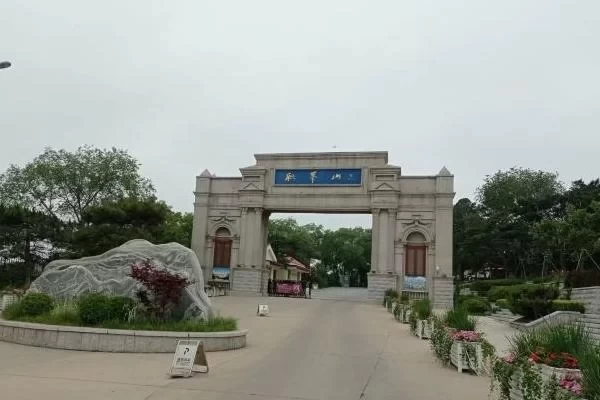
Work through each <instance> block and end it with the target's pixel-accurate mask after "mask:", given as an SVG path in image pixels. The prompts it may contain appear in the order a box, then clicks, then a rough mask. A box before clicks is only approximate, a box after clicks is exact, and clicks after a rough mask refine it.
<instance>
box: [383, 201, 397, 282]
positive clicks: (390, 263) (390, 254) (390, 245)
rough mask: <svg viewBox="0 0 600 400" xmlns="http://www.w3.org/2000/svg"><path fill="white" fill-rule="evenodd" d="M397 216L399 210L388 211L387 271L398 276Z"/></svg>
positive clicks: (391, 209)
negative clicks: (395, 247)
mask: <svg viewBox="0 0 600 400" xmlns="http://www.w3.org/2000/svg"><path fill="white" fill-rule="evenodd" d="M396 214H397V210H396V209H393V208H390V209H389V210H388V229H387V235H386V236H387V237H386V240H385V241H386V242H387V248H386V254H387V265H386V267H387V270H386V272H391V273H392V274H397V272H396V252H395V249H394V243H395V242H396Z"/></svg>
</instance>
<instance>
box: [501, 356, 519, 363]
mask: <svg viewBox="0 0 600 400" xmlns="http://www.w3.org/2000/svg"><path fill="white" fill-rule="evenodd" d="M502 359H503V360H504V362H506V363H508V364H514V363H515V361H517V356H516V355H515V353H508V354H507V355H505V356H504V357H502Z"/></svg>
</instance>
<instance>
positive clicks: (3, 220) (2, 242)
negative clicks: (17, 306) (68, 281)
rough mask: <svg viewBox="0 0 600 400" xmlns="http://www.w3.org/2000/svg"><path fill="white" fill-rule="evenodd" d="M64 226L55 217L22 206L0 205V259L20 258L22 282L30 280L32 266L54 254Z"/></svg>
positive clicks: (40, 263) (27, 283) (41, 263)
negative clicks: (55, 244)
mask: <svg viewBox="0 0 600 400" xmlns="http://www.w3.org/2000/svg"><path fill="white" fill-rule="evenodd" d="M62 234H63V225H62V223H61V221H60V220H58V219H57V218H55V217H51V216H48V215H46V214H44V213H41V212H37V211H32V210H28V209H26V208H24V207H21V206H4V205H1V204H0V250H1V252H2V253H1V255H2V258H4V259H12V258H16V259H19V260H22V263H23V269H24V270H23V275H24V281H25V285H26V286H28V285H29V283H30V282H31V277H32V274H33V270H34V267H35V266H36V265H41V266H43V265H45V264H46V263H47V262H48V261H49V260H50V259H51V258H52V257H53V256H54V253H55V251H56V250H55V249H54V247H53V243H58V242H59V241H60V238H61V237H62Z"/></svg>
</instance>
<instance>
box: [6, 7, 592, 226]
mask: <svg viewBox="0 0 600 400" xmlns="http://www.w3.org/2000/svg"><path fill="white" fill-rule="evenodd" d="M2 60H9V61H11V62H12V63H13V67H12V68H10V69H4V70H0V139H1V140H0V170H2V171H3V170H4V169H5V168H6V167H8V165H9V164H11V163H15V164H24V163H26V162H27V161H29V160H31V159H32V158H33V157H34V156H36V155H37V154H39V153H40V152H42V151H43V149H44V147H45V146H52V147H54V148H66V149H69V150H73V149H75V148H76V147H78V146H80V145H83V144H90V145H94V146H98V147H112V146H117V147H120V148H125V149H128V150H129V151H130V153H131V154H133V155H134V156H135V157H136V158H137V159H139V161H140V162H141V163H142V173H143V174H144V175H146V176H148V177H150V178H151V179H152V181H153V182H154V184H155V186H156V188H157V190H158V195H159V197H160V198H162V199H164V200H166V201H167V202H168V203H169V204H172V205H173V206H174V207H175V208H177V209H180V210H185V211H191V210H192V202H193V195H192V190H193V187H194V177H195V176H196V175H198V174H199V173H200V172H201V171H202V170H203V169H204V168H208V169H209V170H210V171H211V172H214V173H216V174H217V175H218V176H228V175H238V174H239V171H238V168H240V167H244V166H248V165H252V164H253V163H254V160H253V154H254V153H266V152H304V151H331V150H332V149H333V148H334V146H335V149H336V150H339V151H359V150H387V151H389V158H390V163H392V164H395V165H400V166H401V167H402V168H403V173H404V174H409V175H414V174H435V173H437V172H438V171H439V170H440V169H441V168H442V166H444V165H446V166H447V167H448V169H449V170H450V171H451V172H453V173H454V174H455V189H456V192H457V194H456V199H455V200H457V199H459V198H461V197H465V196H468V197H472V196H473V192H474V190H475V188H476V187H477V186H478V185H480V184H481V182H482V179H483V178H484V176H485V175H486V174H491V173H493V172H495V171H497V170H499V169H506V168H510V167H511V166H524V167H530V168H535V169H543V170H548V171H556V172H558V173H559V174H560V177H561V179H562V180H563V181H565V182H570V181H571V180H574V179H577V178H580V177H581V178H584V179H586V180H588V179H591V178H593V177H597V176H598V175H599V174H600V160H599V157H598V154H599V150H600V129H599V128H600V1H598V0H589V1H585V0H578V1H572V0H565V1H556V0H537V1H526V0H515V1H511V0H502V1H494V2H491V1H482V0H473V1H464V0H453V1H445V0H444V1H443V0H440V1H424V0H415V1H407V0H404V1H398V0H394V1H381V0H378V1H366V0H365V1H350V0H340V1H337V0H336V1H333V0H328V1H308V0H304V1H285V0H274V1H261V0H256V1H245V0H244V1H242V0H239V1H223V0H219V1H212V2H207V1H199V0H193V1H174V0H173V1H150V0H118V1H108V0H103V1H93V2H92V1H81V0H73V1H65V0H53V1H48V0H38V1H34V0H2V1H0V61H2ZM301 222H317V223H322V224H325V225H327V226H329V227H338V226H343V225H353V224H360V225H369V224H370V218H369V217H368V216H338V217H335V216H326V215H307V216H303V217H302V219H301Z"/></svg>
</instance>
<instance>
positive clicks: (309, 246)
mask: <svg viewBox="0 0 600 400" xmlns="http://www.w3.org/2000/svg"><path fill="white" fill-rule="evenodd" d="M269 243H270V244H271V246H272V247H273V251H274V252H275V255H276V256H277V257H278V258H282V257H283V256H286V255H288V256H293V257H295V258H297V259H298V260H300V261H302V262H303V263H304V264H306V265H309V263H310V260H311V259H319V260H321V264H320V266H319V269H318V271H317V275H318V278H319V284H320V285H321V286H327V285H339V284H340V276H341V275H348V276H349V277H350V284H351V285H352V286H366V284H367V280H366V279H367V276H366V274H367V273H368V272H369V270H370V269H371V231H370V230H369V229H364V228H342V229H338V230H335V231H332V230H326V229H324V228H323V227H322V226H321V225H315V224H307V225H299V224H298V223H297V222H296V220H295V219H293V218H287V219H273V220H271V221H270V223H269Z"/></svg>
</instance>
